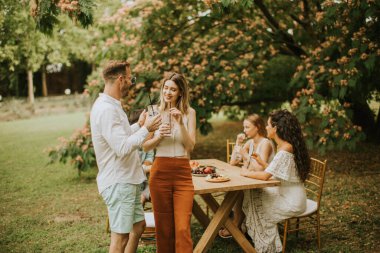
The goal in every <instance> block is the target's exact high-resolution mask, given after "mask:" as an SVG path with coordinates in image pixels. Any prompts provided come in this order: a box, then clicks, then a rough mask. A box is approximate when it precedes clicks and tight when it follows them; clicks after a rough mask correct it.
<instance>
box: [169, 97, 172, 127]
mask: <svg viewBox="0 0 380 253" xmlns="http://www.w3.org/2000/svg"><path fill="white" fill-rule="evenodd" d="M171 108H172V102H169V125H170V132H171V131H172V115H171V114H170V109H171Z"/></svg>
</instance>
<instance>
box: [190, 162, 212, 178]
mask: <svg viewBox="0 0 380 253" xmlns="http://www.w3.org/2000/svg"><path fill="white" fill-rule="evenodd" d="M212 173H216V167H215V166H212V165H199V166H198V167H195V168H192V169H191V174H192V175H193V176H195V177H205V176H207V175H210V174H212Z"/></svg>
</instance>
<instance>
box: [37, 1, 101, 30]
mask: <svg viewBox="0 0 380 253" xmlns="http://www.w3.org/2000/svg"><path fill="white" fill-rule="evenodd" d="M32 2H33V1H32ZM32 8H33V7H32ZM34 8H35V10H34V13H32V15H33V16H34V18H35V21H36V26H37V28H38V29H39V30H40V31H41V32H43V33H47V34H51V33H52V32H53V30H54V27H55V26H56V25H58V24H59V18H58V15H59V14H61V13H63V14H66V15H67V16H68V17H70V19H72V20H73V21H74V22H75V23H76V22H77V21H79V23H80V24H81V25H82V26H83V27H84V28H86V27H88V26H89V25H91V24H92V23H93V8H94V3H93V1H92V0H69V1H68V0H60V1H59V2H58V3H57V1H51V0H40V1H38V5H37V3H36V6H34Z"/></svg>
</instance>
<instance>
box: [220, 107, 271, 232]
mask: <svg viewBox="0 0 380 253" xmlns="http://www.w3.org/2000/svg"><path fill="white" fill-rule="evenodd" d="M243 128H244V134H238V136H237V138H236V145H235V147H234V150H233V152H232V155H231V160H230V164H231V165H239V164H241V162H243V168H245V169H248V170H250V171H262V170H264V167H263V166H262V165H260V164H259V163H258V162H257V161H256V159H254V158H253V157H252V154H253V153H255V154H258V155H259V156H260V158H261V160H263V161H266V162H270V161H272V159H273V157H274V148H273V144H272V142H271V141H270V140H269V139H267V138H266V136H267V131H266V129H265V122H264V120H263V119H262V118H261V117H260V116H259V115H257V114H252V115H249V116H248V117H246V118H245V119H244V121H243ZM245 137H247V139H248V141H247V142H246V143H245V144H244V145H243V142H244V139H245ZM242 202H243V196H242V197H241V198H239V199H238V200H237V202H236V204H235V206H234V209H233V210H234V217H233V222H234V224H235V225H236V226H238V227H240V226H241V224H242V222H243V220H244V214H243V211H242ZM219 236H220V237H222V238H230V237H231V234H230V233H229V231H228V230H227V229H224V228H222V229H221V230H220V231H219Z"/></svg>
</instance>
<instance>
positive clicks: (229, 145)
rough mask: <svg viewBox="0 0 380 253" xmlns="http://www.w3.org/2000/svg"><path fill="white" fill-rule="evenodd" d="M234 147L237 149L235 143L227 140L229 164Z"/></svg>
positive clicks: (227, 159)
mask: <svg viewBox="0 0 380 253" xmlns="http://www.w3.org/2000/svg"><path fill="white" fill-rule="evenodd" d="M234 147H235V142H234V141H230V140H228V139H227V144H226V151H227V152H226V161H227V163H230V160H231V155H232V151H233V150H234Z"/></svg>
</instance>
